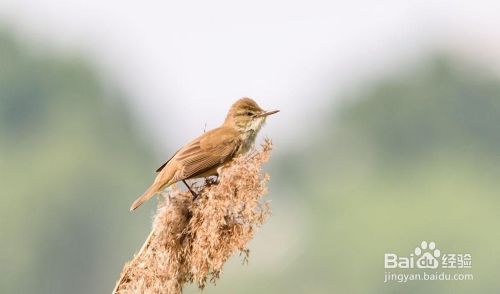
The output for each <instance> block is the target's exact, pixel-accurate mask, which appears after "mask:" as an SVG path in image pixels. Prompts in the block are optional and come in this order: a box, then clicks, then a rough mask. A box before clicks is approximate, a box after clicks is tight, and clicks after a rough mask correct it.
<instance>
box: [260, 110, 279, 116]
mask: <svg viewBox="0 0 500 294" xmlns="http://www.w3.org/2000/svg"><path fill="white" fill-rule="evenodd" d="M277 112H279V110H271V111H264V112H263V113H261V114H258V115H256V116H255V117H264V116H268V115H271V114H275V113H277Z"/></svg>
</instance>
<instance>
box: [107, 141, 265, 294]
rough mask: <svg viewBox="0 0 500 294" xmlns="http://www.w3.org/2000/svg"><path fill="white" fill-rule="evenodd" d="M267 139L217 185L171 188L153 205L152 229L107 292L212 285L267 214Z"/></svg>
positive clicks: (173, 290)
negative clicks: (265, 196) (111, 289)
mask: <svg viewBox="0 0 500 294" xmlns="http://www.w3.org/2000/svg"><path fill="white" fill-rule="evenodd" d="M271 147H272V144H271V141H270V140H265V142H264V143H263V144H262V148H261V149H260V150H255V149H254V150H252V151H250V152H249V153H247V154H246V155H243V156H240V157H238V158H235V159H234V160H233V161H232V163H231V165H229V166H228V167H226V168H224V170H223V172H222V175H221V177H220V181H219V183H218V184H214V183H212V182H209V181H207V182H205V184H203V185H201V186H200V187H197V188H195V190H196V191H197V193H198V195H199V196H198V198H197V199H196V200H195V201H193V200H192V198H193V196H192V195H191V193H190V192H189V191H180V190H177V189H175V188H174V189H173V190H172V191H171V192H170V193H169V195H167V196H165V197H164V198H163V200H161V201H160V202H159V204H158V210H157V212H156V216H155V218H154V221H153V229H152V231H151V233H150V234H149V237H148V238H147V240H146V242H145V243H144V245H143V246H142V248H141V250H140V251H139V253H137V254H136V255H135V256H134V258H133V259H132V260H131V261H130V262H128V263H127V264H125V266H124V268H123V271H122V273H121V276H120V279H119V280H118V282H117V284H116V287H115V289H114V290H113V293H169V294H174V293H181V292H182V287H183V285H184V284H186V283H197V285H198V287H199V288H200V289H203V288H204V287H205V285H206V283H207V281H211V282H215V281H216V279H217V278H219V275H220V273H221V271H222V267H223V265H224V263H225V262H226V261H227V260H228V258H229V257H230V256H231V255H232V254H233V253H235V252H236V251H240V252H241V253H242V254H243V255H244V259H245V260H246V258H248V253H249V250H248V249H247V247H246V245H247V244H248V242H249V241H250V240H251V239H252V237H253V235H254V234H255V232H256V230H257V229H258V228H259V227H260V226H261V225H262V224H263V223H264V221H265V220H266V218H267V217H268V216H269V215H270V213H271V211H270V209H269V206H268V203H267V202H263V201H262V199H261V198H262V197H263V196H264V194H266V184H267V181H268V180H269V176H268V175H267V174H263V173H262V171H261V165H262V164H263V163H265V162H266V161H267V160H268V159H269V155H270V152H271Z"/></svg>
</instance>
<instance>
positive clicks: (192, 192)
mask: <svg viewBox="0 0 500 294" xmlns="http://www.w3.org/2000/svg"><path fill="white" fill-rule="evenodd" d="M182 182H183V183H184V185H186V187H187V188H188V190H189V192H191V194H193V200H196V198H197V197H198V194H196V193H195V192H194V191H193V190H192V189H191V187H189V185H188V184H187V183H186V180H182Z"/></svg>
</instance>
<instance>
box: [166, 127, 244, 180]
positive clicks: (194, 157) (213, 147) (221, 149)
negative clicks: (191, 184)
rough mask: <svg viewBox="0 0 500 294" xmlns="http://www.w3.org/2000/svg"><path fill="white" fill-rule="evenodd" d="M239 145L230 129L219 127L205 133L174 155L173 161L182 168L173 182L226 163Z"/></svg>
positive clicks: (238, 139) (234, 133) (192, 176)
mask: <svg viewBox="0 0 500 294" xmlns="http://www.w3.org/2000/svg"><path fill="white" fill-rule="evenodd" d="M240 144H241V140H240V138H239V136H238V133H237V132H236V131H234V130H233V129H231V128H227V127H220V128H217V129H214V130H211V131H209V132H206V133H205V134H203V135H202V136H200V137H199V138H197V139H195V140H194V141H192V142H190V143H189V144H188V145H186V146H184V147H183V148H182V149H180V150H179V151H178V152H177V154H175V155H174V157H173V159H174V160H175V161H177V162H179V163H180V166H182V168H180V170H179V172H178V173H176V175H175V177H174V181H180V180H183V179H189V178H194V177H196V176H198V175H201V174H203V173H205V172H207V171H209V170H211V169H214V168H216V167H218V166H220V165H222V164H224V163H226V162H228V161H229V160H231V159H232V158H233V156H234V155H235V154H236V151H237V150H238V148H239V147H240Z"/></svg>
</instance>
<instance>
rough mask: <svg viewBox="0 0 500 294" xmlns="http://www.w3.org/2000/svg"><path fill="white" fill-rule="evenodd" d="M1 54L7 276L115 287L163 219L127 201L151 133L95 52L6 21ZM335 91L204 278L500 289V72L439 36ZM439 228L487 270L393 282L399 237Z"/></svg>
mask: <svg viewBox="0 0 500 294" xmlns="http://www.w3.org/2000/svg"><path fill="white" fill-rule="evenodd" d="M0 62H1V64H0V66H1V67H0V184H1V186H2V189H1V191H2V192H1V193H2V197H0V202H1V204H0V210H1V211H0V214H1V216H2V217H1V220H2V221H1V222H0V262H1V266H0V292H1V293H109V292H110V291H111V290H112V288H113V287H114V284H115V281H116V279H117V278H118V275H119V273H120V271H121V268H122V266H123V264H124V263H125V262H126V261H127V260H129V259H130V258H131V257H132V256H133V253H134V252H135V251H136V250H138V249H139V248H140V246H141V244H142V242H143V240H144V239H145V237H146V236H147V234H148V231H149V226H150V220H151V216H152V211H153V208H154V207H155V203H154V202H155V201H150V203H147V204H146V206H145V207H144V208H141V209H140V210H138V211H137V212H136V213H133V214H131V213H129V211H128V209H127V208H128V205H129V204H130V202H131V201H132V200H133V199H134V197H135V196H137V195H138V194H139V193H140V192H142V190H143V189H144V188H145V187H146V186H147V185H148V184H149V182H150V181H151V179H152V176H153V173H152V171H153V170H154V168H156V167H157V165H158V163H160V162H159V161H158V160H157V159H158V157H159V155H155V152H154V147H153V146H152V144H151V143H150V142H151V141H152V140H151V138H150V137H149V136H150V133H149V132H147V131H143V130H142V129H141V128H142V127H143V126H137V125H136V122H135V121H134V120H133V119H132V115H131V113H132V112H133V110H132V109H131V108H132V107H131V106H130V105H129V104H128V103H127V102H126V99H123V98H124V97H125V96H126V95H127V94H126V93H124V91H122V90H120V89H118V87H115V86H113V85H110V84H112V83H109V82H108V81H106V80H104V79H102V77H101V76H100V75H99V74H97V71H96V69H95V68H93V66H92V65H91V62H90V61H89V60H87V59H86V57H83V56H80V55H70V54H66V55H64V54H60V53H58V52H54V53H52V51H50V50H32V49H31V48H30V47H29V46H27V45H26V44H25V43H22V42H18V41H17V40H16V39H15V38H14V37H13V35H10V34H9V33H7V32H2V33H1V34H0ZM325 86H326V85H325ZM337 95H340V96H341V97H340V102H339V103H333V101H334V100H335V99H337V98H339V97H335V99H334V96H337ZM235 98H237V97H235ZM331 101H332V102H331V105H330V107H329V108H328V110H327V111H326V112H325V113H324V114H323V120H322V123H321V124H320V125H319V127H318V126H316V127H314V128H313V127H312V126H311V127H310V129H308V130H307V132H304V133H302V134H295V135H294V136H293V140H296V142H300V144H298V147H297V148H290V146H288V148H281V146H280V142H275V144H276V149H275V151H274V154H273V157H272V158H271V160H270V163H269V164H268V165H267V166H266V170H267V171H268V172H269V173H270V174H271V182H270V193H269V196H268V199H271V200H272V208H273V216H272V217H271V218H270V219H269V222H268V223H267V224H266V225H265V226H264V227H263V228H262V230H261V231H260V232H259V233H258V234H257V236H256V238H255V240H254V241H252V243H251V244H250V249H251V256H250V262H249V264H248V265H244V266H242V265H241V264H240V263H241V258H240V257H239V256H235V257H233V258H232V259H231V261H230V262H229V264H228V265H227V266H226V268H225V271H224V273H223V275H222V278H221V279H220V280H219V281H218V282H217V285H216V286H213V285H210V286H208V287H207V288H206V289H205V290H204V293H472V292H475V293H498V292H499V291H500V280H499V279H498V274H499V273H500V246H498V243H499V242H500V234H499V233H498V228H499V227H500V213H498V211H499V208H500V198H499V197H498V191H499V190H500V182H499V180H498V179H499V178H500V131H499V126H500V82H499V81H498V78H497V77H496V76H495V75H494V74H493V73H491V72H489V71H488V70H486V69H483V68H481V67H480V66H477V65H475V64H471V63H470V62H464V61H462V60H460V58H456V57H453V56H452V55H450V54H447V52H446V51H436V52H433V53H429V54H427V55H425V54H424V55H422V56H420V57H418V60H417V61H416V62H415V63H414V65H413V66H410V67H401V68H400V69H397V70H395V71H394V72H393V73H388V74H387V75H386V76H385V77H381V78H379V79H377V80H374V81H372V82H370V83H366V82H361V81H360V82H359V83H358V84H356V83H354V86H353V87H352V89H350V90H348V91H345V92H344V94H338V93H335V94H334V93H332V97H331ZM225 107H226V106H224V108H225ZM278 107H279V106H278ZM199 116H201V115H196V116H195V117H199ZM274 119H276V120H279V119H280V118H279V117H276V118H273V120H274ZM273 122H274V121H269V122H268V125H270V124H272V123H273ZM166 131H168V132H171V131H172V130H166ZM290 132H292V131H291V130H290ZM271 136H272V135H271ZM170 147H171V149H172V150H174V149H175V148H176V147H177V146H170ZM162 155H163V154H162ZM423 240H427V241H435V242H436V243H437V246H438V247H439V248H440V249H441V250H442V251H443V252H457V253H471V254H472V259H473V267H472V270H471V271H470V272H472V273H473V274H474V281H464V282H409V283H406V284H404V283H396V282H392V283H389V284H384V283H383V281H384V272H385V270H384V268H383V256H384V253H388V252H395V253H398V254H400V255H407V254H409V253H411V252H412V251H413V249H414V248H415V246H417V245H418V244H420V242H421V241H423ZM186 293H199V291H198V290H197V289H195V288H194V287H192V286H190V287H188V289H187V290H186Z"/></svg>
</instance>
